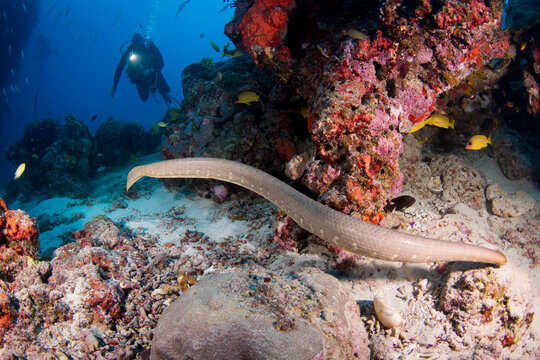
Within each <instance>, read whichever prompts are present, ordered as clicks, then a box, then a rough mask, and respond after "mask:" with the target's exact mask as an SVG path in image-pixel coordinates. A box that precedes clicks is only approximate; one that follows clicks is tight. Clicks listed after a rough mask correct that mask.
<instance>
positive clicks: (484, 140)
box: [465, 135, 491, 150]
mask: <svg viewBox="0 0 540 360" xmlns="http://www.w3.org/2000/svg"><path fill="white" fill-rule="evenodd" d="M488 144H489V145H491V135H490V136H489V137H486V136H485V135H474V136H473V137H472V138H470V139H469V142H468V143H467V146H465V149H468V150H480V149H483V148H485V147H486V146H488Z"/></svg>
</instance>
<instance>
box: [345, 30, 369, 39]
mask: <svg viewBox="0 0 540 360" xmlns="http://www.w3.org/2000/svg"><path fill="white" fill-rule="evenodd" d="M347 35H349V36H350V37H352V38H353V39H356V40H366V39H369V35H368V34H366V33H365V32H363V31H358V30H356V29H348V30H347Z"/></svg>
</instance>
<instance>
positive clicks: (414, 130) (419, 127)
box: [407, 119, 428, 133]
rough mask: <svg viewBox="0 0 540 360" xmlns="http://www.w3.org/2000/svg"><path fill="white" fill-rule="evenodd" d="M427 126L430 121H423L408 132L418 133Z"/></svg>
mask: <svg viewBox="0 0 540 360" xmlns="http://www.w3.org/2000/svg"><path fill="white" fill-rule="evenodd" d="M427 124H428V119H426V120H422V121H420V122H418V123H416V124H414V125H413V127H412V128H411V129H410V130H409V131H407V132H408V133H413V132H416V131H418V130H420V129H421V128H423V127H424V126H426V125H427Z"/></svg>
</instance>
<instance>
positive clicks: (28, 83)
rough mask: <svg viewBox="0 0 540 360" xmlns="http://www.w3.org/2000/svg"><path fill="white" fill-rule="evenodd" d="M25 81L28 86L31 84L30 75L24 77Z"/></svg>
mask: <svg viewBox="0 0 540 360" xmlns="http://www.w3.org/2000/svg"><path fill="white" fill-rule="evenodd" d="M24 82H25V83H26V86H30V81H28V77H25V78H24Z"/></svg>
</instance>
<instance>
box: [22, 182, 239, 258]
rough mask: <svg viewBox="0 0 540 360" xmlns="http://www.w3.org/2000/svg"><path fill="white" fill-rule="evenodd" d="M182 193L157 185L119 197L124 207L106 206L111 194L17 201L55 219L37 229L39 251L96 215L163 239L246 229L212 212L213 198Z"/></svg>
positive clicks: (234, 233) (231, 233) (218, 237)
mask: <svg viewBox="0 0 540 360" xmlns="http://www.w3.org/2000/svg"><path fill="white" fill-rule="evenodd" d="M186 195H187V192H179V193H172V192H168V191H167V190H165V189H164V188H163V187H162V186H159V188H157V189H156V190H155V191H154V192H153V193H152V194H151V195H147V196H143V197H141V198H139V199H135V200H129V199H123V200H124V202H125V204H126V205H127V207H126V208H117V209H115V210H113V211H110V210H109V209H110V208H111V205H112V204H113V201H114V200H117V199H118V198H115V197H114V196H107V197H102V198H99V199H96V200H93V201H91V202H87V201H83V200H78V199H70V198H65V197H63V198H51V199H47V200H44V201H41V202H37V203H28V204H18V205H21V206H20V207H21V208H22V209H23V210H24V211H26V212H27V213H28V214H29V215H30V216H32V217H35V218H38V219H40V222H43V221H44V220H49V221H51V222H53V223H55V222H58V224H54V226H53V227H52V229H51V230H46V231H41V232H40V234H39V239H40V249H39V250H40V252H43V251H45V250H47V249H49V248H57V247H59V246H61V245H63V237H64V238H65V237H66V234H69V233H73V232H75V231H78V230H81V229H82V228H83V227H84V224H85V223H86V222H87V221H89V220H91V219H92V218H94V217H95V216H98V215H105V216H107V217H109V218H110V219H112V220H113V221H115V222H118V223H121V224H122V225H123V226H125V227H126V228H128V229H131V230H133V231H135V230H141V229H142V230H143V231H144V232H147V233H149V234H151V235H154V236H156V237H157V239H158V240H159V241H160V242H163V243H168V242H176V241H178V240H179V239H180V238H182V236H183V234H184V233H185V231H186V230H189V231H198V232H201V233H203V234H204V235H206V236H208V237H209V238H210V239H211V240H213V241H217V242H219V241H221V240H223V239H224V238H225V237H228V236H237V235H239V236H241V235H242V234H245V233H247V232H248V230H249V227H248V222H246V221H240V220H236V221H232V220H231V219H230V218H229V217H227V216H223V215H221V216H216V213H217V210H218V207H219V205H218V204H216V203H215V202H213V201H211V200H208V199H205V198H200V199H197V200H189V199H188V198H187V197H186ZM174 208H185V210H184V211H183V212H182V214H181V216H180V217H181V219H178V218H177V217H175V216H174V215H171V209H174ZM182 219H185V220H182Z"/></svg>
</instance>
